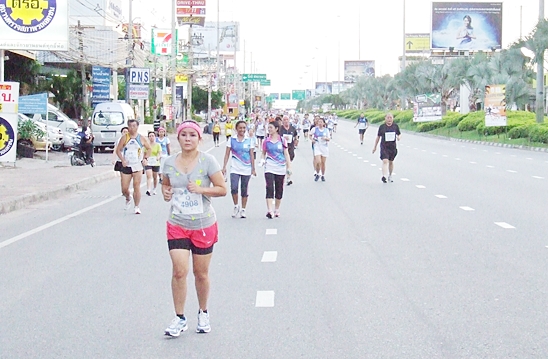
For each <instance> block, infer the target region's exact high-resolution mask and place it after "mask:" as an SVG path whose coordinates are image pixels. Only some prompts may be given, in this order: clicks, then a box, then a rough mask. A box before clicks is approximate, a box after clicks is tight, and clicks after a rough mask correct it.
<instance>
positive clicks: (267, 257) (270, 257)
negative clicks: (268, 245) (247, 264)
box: [261, 251, 278, 263]
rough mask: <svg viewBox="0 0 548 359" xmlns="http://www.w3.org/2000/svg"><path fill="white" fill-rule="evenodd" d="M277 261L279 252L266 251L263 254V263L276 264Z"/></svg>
mask: <svg viewBox="0 0 548 359" xmlns="http://www.w3.org/2000/svg"><path fill="white" fill-rule="evenodd" d="M276 259H278V252H277V251H265V252H264V253H263V258H262V259H261V262H263V263H271V262H276Z"/></svg>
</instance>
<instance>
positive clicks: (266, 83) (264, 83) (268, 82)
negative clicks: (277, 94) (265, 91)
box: [260, 80, 270, 86]
mask: <svg viewBox="0 0 548 359" xmlns="http://www.w3.org/2000/svg"><path fill="white" fill-rule="evenodd" d="M260 85H261V86H270V80H264V81H261V82H260Z"/></svg>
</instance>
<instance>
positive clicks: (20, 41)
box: [0, 0, 69, 51]
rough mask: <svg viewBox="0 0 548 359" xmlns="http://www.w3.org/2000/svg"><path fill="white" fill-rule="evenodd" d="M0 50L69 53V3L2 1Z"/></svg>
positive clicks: (22, 0) (34, 0)
mask: <svg viewBox="0 0 548 359" xmlns="http://www.w3.org/2000/svg"><path fill="white" fill-rule="evenodd" d="M0 34H1V35H0V49H7V50H43V51H68V49H69V11H68V0H47V1H46V0H42V1H38V0H33V1H29V0H19V1H16V0H0Z"/></svg>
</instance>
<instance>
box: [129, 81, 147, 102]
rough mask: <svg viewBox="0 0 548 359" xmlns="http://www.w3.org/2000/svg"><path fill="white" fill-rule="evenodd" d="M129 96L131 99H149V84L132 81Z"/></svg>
mask: <svg viewBox="0 0 548 359" xmlns="http://www.w3.org/2000/svg"><path fill="white" fill-rule="evenodd" d="M129 98H130V99H131V100H148V85H139V84H131V83H130V84H129Z"/></svg>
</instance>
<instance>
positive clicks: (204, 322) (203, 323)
mask: <svg viewBox="0 0 548 359" xmlns="http://www.w3.org/2000/svg"><path fill="white" fill-rule="evenodd" d="M210 331H211V325H209V313H206V312H203V311H202V310H201V309H200V310H199V311H198V325H197V326H196V333H209V332H210Z"/></svg>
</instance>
